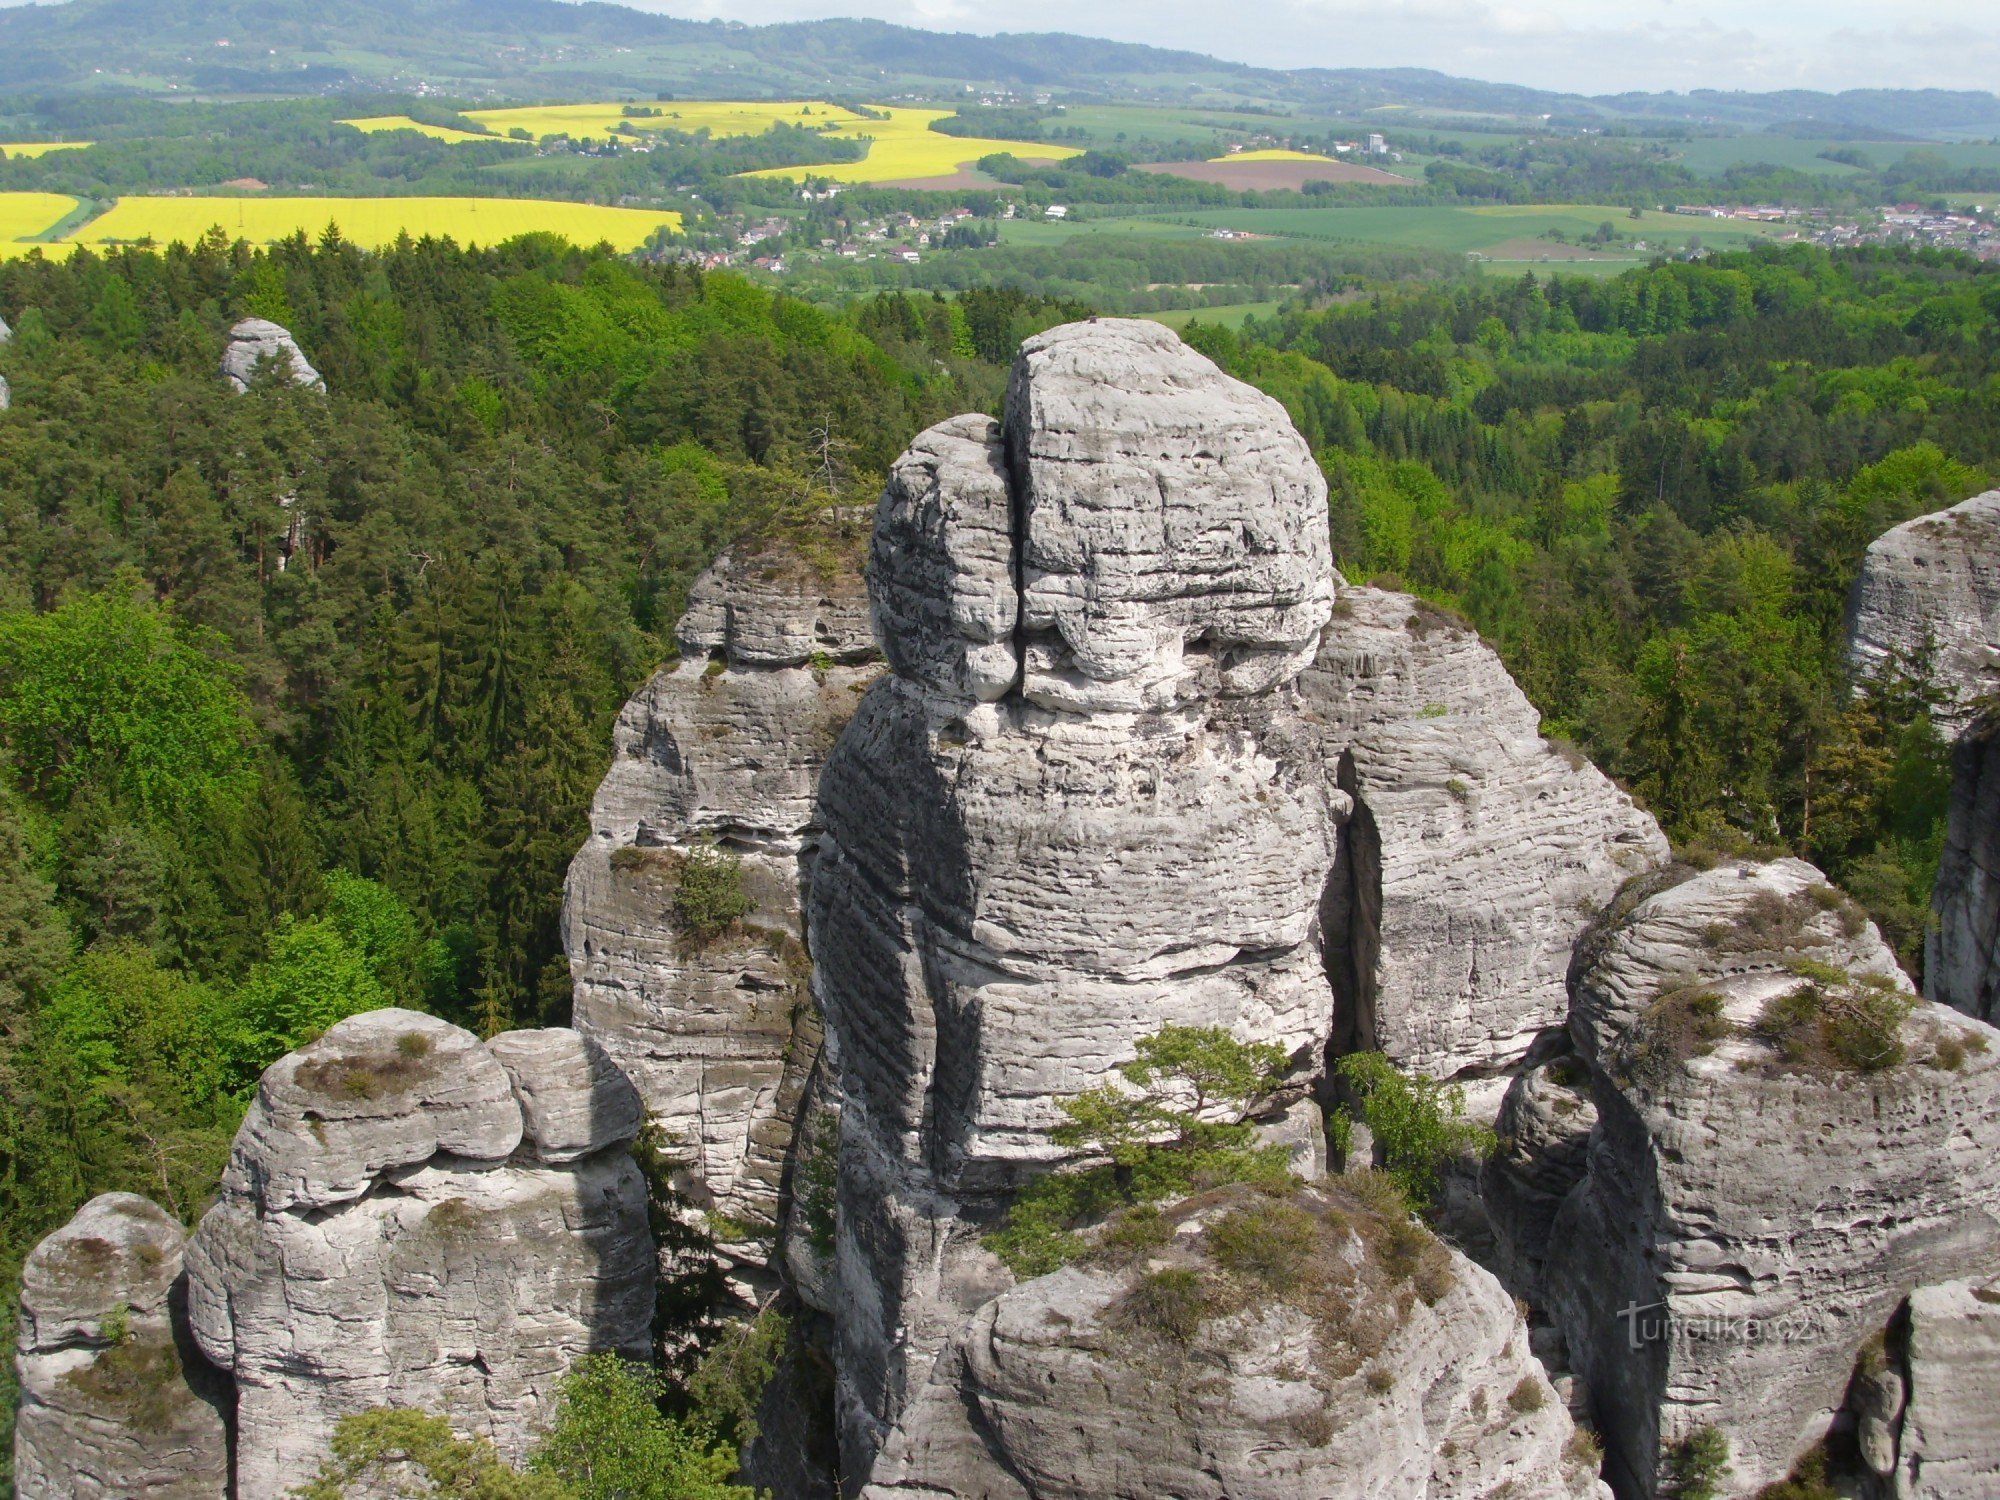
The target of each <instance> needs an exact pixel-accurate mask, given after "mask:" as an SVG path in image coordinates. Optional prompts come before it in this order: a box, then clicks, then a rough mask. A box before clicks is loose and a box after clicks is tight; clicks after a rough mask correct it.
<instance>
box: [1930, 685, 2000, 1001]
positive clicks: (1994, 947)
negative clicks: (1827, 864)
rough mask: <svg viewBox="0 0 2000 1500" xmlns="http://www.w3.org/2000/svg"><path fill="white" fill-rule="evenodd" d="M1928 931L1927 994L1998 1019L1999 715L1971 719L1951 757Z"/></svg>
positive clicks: (1999, 910) (1999, 961)
mask: <svg viewBox="0 0 2000 1500" xmlns="http://www.w3.org/2000/svg"><path fill="white" fill-rule="evenodd" d="M1931 915H1932V919H1933V920H1932V922H1931V925H1930V928H1929V930H1928V931H1927V932H1926V933H1925V935H1924V994H1925V996H1926V997H1928V998H1929V999H1932V1000H1935V1001H1937V1002H1938V1003H1939V1004H1940V1005H1949V1006H1950V1007H1951V1008H1952V1009H1953V1010H1960V1011H1964V1012H1965V1014H1967V1015H1968V1016H1977V1017H1978V1018H1979V1019H1980V1020H1982V1021H1986V1022H1995V1021H2000V718H1992V717H1988V718H1985V719H1982V720H1980V721H1978V722H1976V723H1974V724H1973V725H1972V726H1971V727H1970V728H1968V729H1967V730H1966V731H1965V733H1963V734H1962V735H1960V736H1959V739H1958V743H1957V744H1956V745H1955V746H1953V748H1952V757H1951V808H1950V811H1949V813H1948V814H1947V816H1946V819H1945V830H1944V853H1943V856H1942V857H1941V858H1940V859H1939V860H1938V872H1937V883H1936V884H1935V885H1934V886H1933V887H1932V888H1931Z"/></svg>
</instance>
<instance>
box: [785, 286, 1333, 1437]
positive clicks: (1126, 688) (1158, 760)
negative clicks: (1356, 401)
mask: <svg viewBox="0 0 2000 1500" xmlns="http://www.w3.org/2000/svg"><path fill="white" fill-rule="evenodd" d="M1003 470H1004V480H1003V477H1002V471H1003ZM1003 491H1004V493H1005V494H1007V495H1011V497H1012V506H1013V518H1014V519H1013V529H1014V533H1015V535H1014V536H1012V537H1009V538H1007V539H1006V541H1007V543H1008V547H1009V548H1011V550H1003V548H1002V545H1001V543H1002V537H1001V533H1000V530H999V522H998V519H997V515H998V512H999V511H1000V509H1001V507H1002V505H1003ZM1324 508H1325V488H1324V485H1323V483H1322V482H1321V480H1320V478H1319V475H1318V472H1317V470H1316V469H1315V468H1314V467H1313V465H1312V463H1311V459H1310V455H1309V454H1307V452H1306V451H1305V446H1304V444H1303V442H1302V441H1301V440H1300V439H1299V438H1298V436H1297V434H1296V433H1294V432H1292V430H1291V429H1290V426H1289V424H1288V423H1286V421H1285V419H1284V416H1283V412H1282V409H1280V408H1278V407H1277V406H1276V404H1275V403H1273V402H1270V401H1269V400H1268V399H1267V398H1265V397H1263V396H1261V395H1259V394H1257V393H1256V392H1254V391H1251V390H1250V389H1249V388H1248V387H1245V386H1242V385H1241V384H1240V383H1238V382H1236V381H1233V380H1230V379H1229V378H1228V377H1226V376H1224V375H1222V374H1221V372H1220V371H1218V370H1216V369H1215V368H1214V366H1212V365H1210V364H1209V363H1208V362H1207V361H1206V360H1204V359H1202V358H1200V357H1199V356H1198V355H1195V354H1193V353H1192V351H1189V350H1187V349H1185V348H1184V347H1183V346H1182V345H1181V344H1180V342H1179V341H1178V339H1176V338H1174V337H1173V336H1172V335H1171V334H1169V333H1166V332H1165V331H1164V330H1161V329H1158V328H1156V327H1153V326H1151V325H1143V324H1129V323H1123V322H1117V321H1104V322H1099V323H1095V324H1078V325H1072V326H1071V327H1068V328H1065V329H1056V330H1053V331H1051V332H1050V333H1048V334H1045V335H1042V336H1041V337H1039V338H1036V339H1031V340H1029V341H1028V343H1027V344H1026V345H1024V346H1023V349H1022V352H1021V355H1020V358H1019V359H1018V360H1017V362H1016V366H1015V371H1014V377H1013V381H1012V384H1011V386H1010V390H1009V395H1008V416H1007V421H1006V424H1005V429H1004V432H1003V433H1002V434H1001V435H999V437H998V439H997V441H996V436H995V434H994V432H993V430H992V428H991V426H990V424H987V423H984V422H982V421H980V420H978V419H971V418H959V419H955V420H954V421H952V422H948V423H945V424H943V425H942V426H940V427H939V428H936V429H933V430H932V431H931V432H930V433H927V434H925V435H924V436H923V437H921V438H919V439H918V440H917V441H916V443H914V444H913V445H912V448H911V451H910V453H909V455H907V456H906V457H905V458H904V460H902V462H901V463H899V464H898V466H897V469H896V473H895V476H894V477H892V479H891V482H890V484H889V487H888V489H887V490H886V491H885V493H884V496H883V499H882V503H881V505H880V506H879V507H878V510H877V525H878V528H879V531H878V535H879V536H880V537H882V538H884V539H885V540H883V541H882V542H881V543H880V545H879V546H878V553H877V557H878V566H877V567H875V568H872V569H871V572H870V578H869V583H870V588H871V590H872V591H873V592H874V597H875V601H876V603H875V621H876V624H877V627H878V628H879V629H881V630H882V631H883V648H884V652H885V654H886V655H887V656H888V658H889V660H890V662H891V663H892V665H893V666H894V667H895V675H893V676H891V677H890V678H888V679H886V680H885V681H883V682H880V683H878V684H876V685H875V687H874V688H872V689H871V690H870V692H869V693H868V695H867V697H866V699H865V700H864V701H863V704H862V707H861V709H860V712H859V713H858V714H857V715H856V716H855V718H854V720H853V722H852V723H850V724H849V725H848V727H847V729H846V731H845V732H844V734H843V735H842V737H841V740H840V743H839V744H838V746H837V747H836V748H835V750H834V752H833V754H832V755H831V756H830V757H829V759H828V762H827V765H826V768H825V771H824V773H823V775H822V777H821V785H820V818H821V821H822V823H823V825H824V827H825V835H824V838H823V841H822V845H821V854H820V859H819V863H818V865H817V867H816V869H815V872H814V877H813V886H812V893H811V903H810V907H809V915H810V922H811V933H812V951H813V961H814V966H815V967H814V980H813V982H814V989H815V994H816V996H817V998H818V1000H819V1002H820V1006H821V1009H822V1010H823V1012H824V1014H825V1015H826V1018H827V1022H828V1027H829V1050H828V1056H829V1060H830V1061H831V1062H832V1063H833V1064H834V1065H835V1066H836V1069H837V1082H838V1085H839V1089H838V1091H839V1096H840V1099H841V1105H840V1169H839V1213H838V1220H839V1230H838V1238H837V1248H836V1255H835V1263H836V1265H835V1284H836V1285H835V1292H834V1302H835V1306H836V1309H837V1313H838V1318H839V1365H840V1370H839V1375H840V1402H841V1415H842V1420H843V1462H844V1466H845V1467H846V1469H847V1472H848V1473H850V1474H865V1473H866V1472H867V1467H868V1464H869V1463H870V1461H871V1460H872V1457H873V1454H874V1451H875V1448H876V1445H877V1444H878V1443H879V1441H880V1439H881V1437H882V1435H883V1434H884V1433H885V1432H886V1431H887V1430H888V1427H889V1425H890V1424H891V1423H893V1422H894V1421H895V1419H896V1418H897V1416H898V1414H899V1413H900V1411H901V1409H902V1407H903V1405H904V1403H905V1401H906V1400H907V1399H908V1398H909V1396H910V1395H911V1394H912V1393H913V1392H914V1390H915V1389H916V1388H918V1387H919V1386H920V1385H921V1383H922V1381H923V1380H924V1379H925V1377H926V1375H927V1372H928V1369H929V1366H930V1363H931V1361H932V1359H933V1358H934V1357H935V1355H936V1352H937V1351H938V1349H939V1348H940V1347H941V1346H942V1345H943V1343H944V1341H945V1340H946V1339H947V1338H948V1337H949V1336H950V1335H951V1334H952V1333H953V1332H954V1331H955V1329H956V1328H957V1327H958V1326H959V1325H960V1324H961V1323H962V1321H963V1319H964V1318H965V1317H966V1315H968V1314H969V1313H970V1312H972V1311H973V1310H974V1309H975V1308H976V1307H978V1306H979V1305H980V1304H981V1303H983V1302H985V1301H986V1300H987V1299H988V1298H990V1297H991V1296H992V1295H994V1293H995V1292H997V1291H998V1290H1000V1289H1001V1288H1002V1287H1004V1286H1005V1285H1006V1282H1007V1280H1008V1279H1009V1278H1008V1277H1007V1274H1006V1272H1005V1271H1004V1269H1003V1268H1002V1267H1000V1265H999V1263H998V1262H997V1261H995V1260H994V1259H993V1258H992V1257H991V1256H990V1255H988V1254H987V1253H986V1252H985V1251H984V1250H982V1249H980V1248H979V1246H978V1243H977V1233H978V1229H979V1226H980V1223H981V1222H982V1219H983V1218H990V1215H991V1214H992V1212H994V1211H995V1210H996V1208H997V1206H998V1204H999V1203H1000V1202H1001V1201H1002V1195H1003V1194H1004V1193H1005V1192H1006V1191H1007V1190H1008V1189H1009V1188H1010V1187H1011V1186H1012V1185H1013V1184H1014V1183H1016V1182H1018V1181H1020V1180H1022V1178H1023V1177H1024V1175H1025V1174H1027V1173H1029V1172H1031V1171H1034V1170H1039V1169H1041V1168H1043V1167H1046V1166H1047V1165H1049V1164H1051V1163H1053V1162H1055V1161H1058V1160H1060V1159H1061V1158H1062V1157H1063V1155H1064V1153H1063V1151H1062V1150H1061V1149H1060V1148H1058V1147H1057V1146H1056V1145H1055V1144H1054V1143H1053V1142H1052V1141H1051V1139H1050V1137H1049V1131H1050V1130H1051V1129H1052V1128H1053V1127H1054V1126H1055V1125H1056V1124H1057V1123H1058V1122H1059V1120H1060V1118H1061V1116H1060V1114H1059V1112H1058V1110H1057V1108H1056V1101H1057V1100H1058V1099H1060V1098H1062V1097H1064V1096H1067V1095H1071V1094H1075V1093H1077V1092H1079V1091H1081V1090H1082V1089H1085V1088H1087V1087H1090V1086H1091V1085H1093V1084H1096V1083H1098V1082H1101V1081H1102V1080H1103V1079H1104V1078H1105V1077H1107V1076H1108V1075H1109V1074H1110V1073H1111V1071H1112V1070H1113V1069H1114V1068H1116V1067H1117V1066H1118V1065H1120V1064H1122V1063H1124V1062H1126V1061H1128V1060H1129V1059H1130V1058H1131V1056H1132V1049H1133V1043H1134V1042H1135V1041H1136V1039H1137V1038H1139V1037H1140V1036H1143V1035H1145V1034H1147V1033H1149V1032H1152V1031H1155V1030H1157V1029H1158V1028H1159V1027H1160V1026H1161V1025H1163V1024H1166V1023H1169V1022H1179V1023H1183V1024H1190V1025H1211V1026H1223V1027H1226V1028H1229V1029H1231V1030H1233V1031H1234V1032H1236V1033H1237V1034H1238V1035H1241V1036H1243V1037H1245V1038H1254V1039H1257V1040H1260V1041H1267V1042H1275V1043H1277V1044H1279V1045H1281V1046H1282V1047H1284V1048H1286V1049H1287V1050H1288V1051H1291V1052H1293V1053H1295V1054H1296V1056H1297V1057H1298V1058H1299V1059H1300V1063H1301V1084H1302V1086H1303V1082H1304V1081H1305V1080H1306V1079H1308V1078H1309V1077H1310V1075H1311V1074H1312V1073H1314V1072H1316V1071H1317V1069H1318V1066H1319V1056H1320V1053H1321V1050H1322V1048H1323V1046H1324V1043H1325V1039H1326V1035H1327V1028H1328V1019H1329V1015H1330V1011H1331V1003H1332V996H1331V991H1330V989H1329V986H1328V984H1327V980H1326V975H1325V972H1324V968H1323V964H1322V961H1321V957H1320V954H1319V951H1318V943H1317V941H1316V938H1317V918H1318V910H1319V903H1320V899H1321V894H1322V890H1323V887H1324V885H1325V879H1326V872H1327V870H1328V868H1329V867H1330V865H1331V864H1332V861H1333V857H1334V843H1335V839H1336V837H1337V829H1338V824H1339V821H1340V819H1341V817H1342V816H1343V815H1344V812H1345V806H1346V802H1345V798H1344V797H1342V796H1341V795H1340V794H1339V793H1338V792H1337V791H1335V790H1334V789H1333V788H1331V787H1330V786H1329V785H1328V779H1327V777H1326V775H1325V773H1324V768H1323V765H1322V764H1321V762H1320V759H1319V757H1318V753H1317V740H1316V739H1315V737H1314V736H1313V735H1312V733H1311V732H1310V730H1309V726H1308V725H1307V724H1306V723H1305V722H1304V721H1303V720H1302V719H1301V718H1300V716H1299V715H1298V714H1297V712H1296V709H1295V708H1294V707H1293V706H1292V704H1291V702H1290V699H1289V697H1288V696H1287V695H1286V694H1285V693H1284V692H1283V689H1284V686H1285V684H1286V683H1288V682H1289V681H1290V680H1291V679H1292V678H1293V677H1295V676H1296V675H1297V673H1298V672H1299V670H1300V669H1301V668H1302V667H1303V666H1304V664H1305V662H1306V661H1307V660H1308V659H1309V658H1310V655H1311V652H1312V650H1313V649H1314V647H1315V645H1316V643H1317V640H1318V633H1319V629H1320V627H1321V626H1322V625H1323V624H1324V623H1325V621H1326V619H1327V616H1328V614H1329V612H1330V610H1331V605H1332V591H1333V588H1334V583H1335V578H1334V573H1333V570H1332V566H1331V563H1330V562H1329V560H1328V553H1327V541H1326V534H1325V521H1324ZM1017 572H1018V576H1019V577H1020V579H1021V581H1022V598H1021V619H1020V621H1019V623H1018V625H1017V626H1013V627H1008V628H1009V629H1011V637H1006V638H1003V637H1002V630H1003V627H1006V619H1007V614H1008V608H1009V603H1008V588H1009V584H1010V582H1011V580H1012V579H1013V578H1014V577H1015V576H1016V574H1017ZM1007 653H1018V654H1019V659H1020V661H1021V671H1020V680H1019V685H1018V686H1013V685H1012V684H1011V680H1010V671H1011V668H1010V665H1009V661H1008V655H1007ZM996 690H997V691H998V693H999V696H997V697H996V696H995V694H996Z"/></svg>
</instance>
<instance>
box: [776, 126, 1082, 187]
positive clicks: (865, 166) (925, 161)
mask: <svg viewBox="0 0 2000 1500" xmlns="http://www.w3.org/2000/svg"><path fill="white" fill-rule="evenodd" d="M952 113H953V111H951V110H948V109H890V110H888V115H889V118H888V119H886V120H865V119H857V120H854V121H853V122H852V123H848V124H843V125H841V126H840V128H839V129H838V130H835V131H831V132H829V134H833V135H838V136H841V137H843V138H845V139H848V140H859V139H861V138H862V137H864V136H865V137H867V138H869V139H870V140H871V141H872V144H871V145H870V146H869V148H868V155H867V156H866V157H864V158H863V159H862V160H860V161H843V162H834V163H831V164H829V165H827V166H820V167H769V168H766V169H765V170H764V171H761V172H752V173H749V174H748V175H749V176H752V177H792V178H799V177H807V176H811V177H825V178H829V179H831V180H832V181H834V182H901V181H906V180H908V179H910V178H916V177H949V176H950V175H951V174H952V173H953V172H955V171H957V170H958V168H959V167H960V166H961V165H962V164H964V163H967V162H975V161H977V160H979V158H980V157H982V156H992V155H994V154H996V153H998V152H1002V151H1005V152H1011V153H1012V154H1013V155H1015V156H1018V157H1021V158H1023V159H1025V160H1034V161H1061V160H1063V159H1065V158H1066V157H1071V156H1077V155H1081V152H1080V151H1079V150H1078V149H1077V148H1076V147H1075V146H1046V145H1041V144H1038V143H1036V142H1033V141H996V140H988V139H985V138H984V137H981V136H958V135H940V134H938V132H936V131H935V130H932V129H931V128H930V127H931V121H933V120H944V119H949V118H950V117H951V115H952Z"/></svg>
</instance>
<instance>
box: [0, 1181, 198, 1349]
mask: <svg viewBox="0 0 2000 1500" xmlns="http://www.w3.org/2000/svg"><path fill="white" fill-rule="evenodd" d="M186 1242H187V1234H186V1231H184V1230H183V1229H182V1228H181V1226H180V1224H179V1222H178V1221H176V1220H175V1219H174V1217H173V1215H171V1214H169V1213H168V1212H167V1211H166V1210H165V1209H163V1208H161V1207H160V1206H159V1205H158V1204H156V1203H154V1202H153V1201H152V1200H151V1199H148V1198H141V1197H140V1196H139V1195H138V1194H136V1193H102V1194H99V1195H98V1196H97V1197H95V1198H92V1199H91V1200H90V1201H89V1202H88V1203H86V1204H84V1205H83V1207H82V1208H80V1209H78V1210H77V1211H76V1215H75V1217H73V1218H72V1219H71V1220H70V1221H69V1222H68V1223H67V1224H65V1225H63V1227H62V1228H60V1229H58V1230H57V1231H56V1232H55V1233H54V1234H51V1235H50V1236H49V1237H48V1238H47V1239H45V1240H43V1241H42V1242H41V1243H40V1244H39V1245H37V1246H35V1248H34V1249H33V1250H32V1251H31V1252H30V1253H29V1255H28V1259H27V1263H26V1264H25V1265H23V1266H22V1268H21V1327H20V1345H21V1348H22V1349H23V1350H33V1349H37V1348H45V1349H46V1348H54V1347H57V1346H59V1345H62V1344H65V1343H72V1342H77V1341H80V1340H95V1339H97V1338H100V1337H102V1325H103V1321H104V1319H105V1318H106V1317H108V1316H110V1315H111V1314H112V1313H113V1312H114V1311H115V1310H117V1309H120V1308H123V1309H127V1310H129V1311H130V1312H132V1313H135V1314H140V1315H148V1314H156V1313H160V1312H163V1311H164V1310H165V1308H166V1305H167V1293H168V1290H169V1289H170V1288H171V1287H172V1286H173V1284H174V1279H175V1278H176V1277H177V1276H179V1275H180V1270H181V1251H182V1247H183V1246H184V1245H185V1244H186Z"/></svg>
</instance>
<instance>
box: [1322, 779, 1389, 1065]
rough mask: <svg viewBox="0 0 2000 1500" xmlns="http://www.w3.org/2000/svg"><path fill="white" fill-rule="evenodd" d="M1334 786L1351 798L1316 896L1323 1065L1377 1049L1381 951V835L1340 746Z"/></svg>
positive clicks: (1378, 1043)
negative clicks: (1325, 1010) (1327, 1026)
mask: <svg viewBox="0 0 2000 1500" xmlns="http://www.w3.org/2000/svg"><path fill="white" fill-rule="evenodd" d="M1338 785H1339V787H1340V789H1341V790H1342V791H1343V792H1346V793H1347V794H1348V796H1349V797H1351V798H1353V799H1354V811H1353V813H1352V815H1351V816H1350V817H1349V818H1348V820H1347V822H1346V823H1344V824H1343V825H1342V826H1341V830H1340V841H1339V845H1338V848H1337V851H1336V854H1335V858H1334V863H1333V871H1332V873H1331V874H1330V875H1329V876H1328V877H1327V883H1326V888H1325V891H1324V893H1323V894H1322V896H1321V898H1320V933H1321V945H1322V946H1321V952H1322V954H1323V956H1324V961H1325V964H1326V977H1327V982H1328V983H1329V984H1330V985H1332V987H1333V1026H1332V1030H1331V1033H1330V1035H1329V1038H1328V1042H1327V1065H1328V1067H1329V1069H1331V1067H1332V1065H1333V1063H1334V1062H1335V1061H1337V1060H1338V1059H1340V1058H1342V1057H1345V1056H1347V1055H1348V1054H1349V1053H1350V1052H1372V1051H1375V1050H1377V1048H1378V1047H1379V1045H1380V1040H1379V1037H1378V1035H1377V1031H1376V1022H1375V1000H1376V995H1375V974H1376V968H1377V961H1378V959H1379V958H1380V955H1381V951H1382V835H1381V832H1380V830H1379V829H1378V828H1377V827H1376V824H1375V816H1374V814H1373V813H1372V812H1370V811H1369V808H1368V804H1367V803H1366V802H1365V801H1363V800H1362V797H1361V789H1360V779H1359V777H1358V776H1357V775H1356V773H1355V769H1354V755H1353V752H1352V751H1343V752H1342V754H1341V757H1340V765H1339V770H1338Z"/></svg>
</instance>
